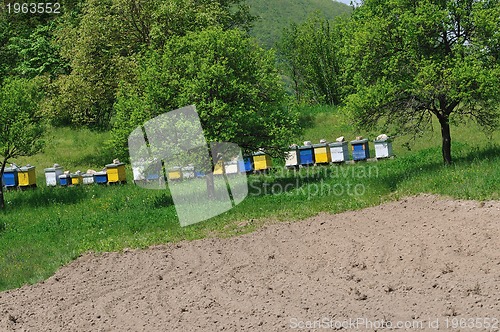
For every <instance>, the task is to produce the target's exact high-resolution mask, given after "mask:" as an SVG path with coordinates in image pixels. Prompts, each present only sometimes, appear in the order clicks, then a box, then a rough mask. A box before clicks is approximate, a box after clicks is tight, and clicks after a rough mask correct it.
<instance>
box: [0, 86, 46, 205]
mask: <svg viewBox="0 0 500 332" xmlns="http://www.w3.org/2000/svg"><path fill="white" fill-rule="evenodd" d="M39 84H40V82H39V81H37V80H26V79H13V80H7V81H6V82H5V84H4V85H3V86H2V87H1V88H0V157H2V160H1V161H0V209H3V208H4V198H3V186H2V181H1V179H2V176H3V173H4V169H5V166H6V164H7V162H8V161H9V160H10V159H12V158H16V157H19V156H30V155H33V154H35V153H37V152H38V151H40V150H41V149H42V147H43V143H44V142H43V140H41V138H42V135H43V131H44V126H43V121H42V118H41V117H40V113H39V112H38V102H39V101H40V99H41V98H42V94H41V90H40V88H39Z"/></svg>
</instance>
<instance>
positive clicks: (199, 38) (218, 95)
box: [113, 28, 296, 155]
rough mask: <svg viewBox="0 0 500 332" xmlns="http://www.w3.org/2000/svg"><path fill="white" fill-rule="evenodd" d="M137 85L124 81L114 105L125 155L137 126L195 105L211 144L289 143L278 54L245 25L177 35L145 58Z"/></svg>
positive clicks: (289, 117)
mask: <svg viewBox="0 0 500 332" xmlns="http://www.w3.org/2000/svg"><path fill="white" fill-rule="evenodd" d="M140 62H141V64H142V65H141V67H140V69H139V71H138V79H137V83H136V84H124V86H123V87H122V89H121V92H120V95H119V98H118V102H117V104H116V105H115V109H116V113H117V115H116V121H115V122H114V129H113V143H114V144H115V147H116V150H117V151H120V152H121V153H122V154H123V155H125V152H126V150H125V147H126V143H127V137H128V135H129V134H130V133H131V131H132V130H133V129H135V127H137V126H138V125H142V123H143V122H144V121H145V120H148V119H150V118H152V117H155V116H157V115H159V114H162V113H166V112H169V111H171V110H174V109H177V108H180V107H184V106H186V105H191V104H195V105H196V107H197V110H198V112H199V115H200V118H201V122H202V126H203V129H204V131H205V135H206V138H207V140H208V141H210V142H215V141H219V142H232V143H236V144H239V145H240V146H241V147H243V148H245V149H246V150H247V152H250V151H254V150H256V149H257V148H259V147H265V148H267V149H268V150H269V151H270V152H273V151H281V150H282V149H283V148H284V147H286V146H288V142H287V137H288V136H289V135H290V133H291V131H292V130H293V128H294V127H295V126H296V117H295V113H294V112H293V111H292V110H291V109H288V108H287V106H286V96H285V92H284V90H283V87H282V84H281V81H280V77H279V75H278V73H277V71H276V69H275V66H274V63H275V58H274V54H273V52H271V51H265V50H263V49H261V48H260V47H259V46H257V45H256V44H255V43H254V42H253V41H252V39H250V38H248V36H246V35H245V34H244V33H243V32H241V31H240V30H228V31H224V30H222V29H220V28H214V29H207V30H203V31H200V32H192V33H188V34H187V35H185V36H178V37H172V38H170V39H169V40H168V42H167V43H166V44H165V46H164V48H163V50H162V52H161V53H160V52H156V51H151V52H149V54H148V55H147V56H145V57H144V58H143V59H142V60H141V61H140Z"/></svg>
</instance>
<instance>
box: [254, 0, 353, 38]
mask: <svg viewBox="0 0 500 332" xmlns="http://www.w3.org/2000/svg"><path fill="white" fill-rule="evenodd" d="M247 3H248V5H249V6H250V11H251V13H252V14H253V15H256V16H258V17H259V18H260V19H259V20H258V21H257V22H255V25H254V28H253V30H252V35H253V36H254V37H256V38H257V39H258V40H259V41H260V42H261V43H262V45H264V46H266V47H272V46H274V44H275V42H276V41H277V40H278V39H279V37H280V36H281V33H282V31H283V28H285V27H287V26H288V25H289V24H290V23H292V22H295V23H300V22H302V21H304V20H305V19H306V18H307V16H309V15H310V14H312V13H314V12H315V11H319V12H320V13H322V14H324V16H325V17H326V18H328V19H333V18H334V17H336V16H339V15H348V14H349V13H350V12H351V7H349V6H348V5H346V4H343V3H340V2H336V1H331V0H276V1H267V0H247Z"/></svg>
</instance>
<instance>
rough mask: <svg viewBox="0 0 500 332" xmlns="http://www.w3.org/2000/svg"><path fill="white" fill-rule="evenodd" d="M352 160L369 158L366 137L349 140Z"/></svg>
mask: <svg viewBox="0 0 500 332" xmlns="http://www.w3.org/2000/svg"><path fill="white" fill-rule="evenodd" d="M351 146H352V160H355V161H359V160H366V159H368V158H370V148H369V146H368V140H367V139H361V140H355V141H351Z"/></svg>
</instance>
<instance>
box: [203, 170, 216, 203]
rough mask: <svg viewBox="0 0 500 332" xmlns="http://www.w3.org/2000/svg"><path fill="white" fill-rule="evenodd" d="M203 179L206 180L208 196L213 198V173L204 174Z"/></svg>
mask: <svg viewBox="0 0 500 332" xmlns="http://www.w3.org/2000/svg"><path fill="white" fill-rule="evenodd" d="M205 179H206V181H207V194H208V198H209V199H214V197H215V184H214V173H213V172H209V173H207V174H205Z"/></svg>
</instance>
